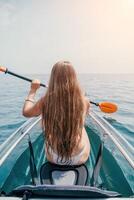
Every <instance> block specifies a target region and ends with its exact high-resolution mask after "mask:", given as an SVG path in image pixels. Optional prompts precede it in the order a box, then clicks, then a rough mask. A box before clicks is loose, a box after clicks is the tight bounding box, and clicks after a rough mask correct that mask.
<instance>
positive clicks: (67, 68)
mask: <svg viewBox="0 0 134 200" xmlns="http://www.w3.org/2000/svg"><path fill="white" fill-rule="evenodd" d="M39 104H40V106H39ZM38 107H39V108H40V112H41V114H42V125H43V128H44V130H45V142H46V152H47V153H46V154H47V158H48V160H49V161H51V162H55V163H57V162H58V163H59V164H62V163H65V162H64V161H66V162H69V161H71V160H73V161H72V163H73V164H74V163H75V164H79V163H81V162H85V161H86V159H87V158H88V155H89V151H90V144H89V140H88V136H87V134H86V131H85V129H84V121H85V115H86V112H87V110H88V107H89V103H88V101H87V100H86V99H85V97H84V95H83V92H82V91H81V88H80V86H79V83H78V80H77V76H76V73H75V70H74V68H73V66H72V65H71V63H70V62H58V63H56V64H55V65H54V67H53V69H52V72H51V76H50V81H49V86H48V89H47V91H46V94H45V96H44V97H43V98H42V99H41V100H40V101H39V102H38ZM35 109H37V106H36V105H35ZM40 112H39V111H38V113H40ZM70 163H71V162H70Z"/></svg>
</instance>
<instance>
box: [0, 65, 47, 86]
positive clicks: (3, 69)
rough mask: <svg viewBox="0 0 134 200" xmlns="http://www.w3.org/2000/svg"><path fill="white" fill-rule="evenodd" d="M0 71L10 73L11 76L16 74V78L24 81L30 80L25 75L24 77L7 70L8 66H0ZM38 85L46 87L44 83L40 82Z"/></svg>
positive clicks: (30, 80)
mask: <svg viewBox="0 0 134 200" xmlns="http://www.w3.org/2000/svg"><path fill="white" fill-rule="evenodd" d="M0 71H1V72H5V74H10V75H12V76H16V77H17V78H20V79H23V80H25V81H29V82H32V79H30V78H27V77H25V76H21V75H19V74H16V73H14V72H11V71H9V70H8V68H6V67H0ZM40 86H42V87H47V86H46V85H44V84H42V83H41V84H40Z"/></svg>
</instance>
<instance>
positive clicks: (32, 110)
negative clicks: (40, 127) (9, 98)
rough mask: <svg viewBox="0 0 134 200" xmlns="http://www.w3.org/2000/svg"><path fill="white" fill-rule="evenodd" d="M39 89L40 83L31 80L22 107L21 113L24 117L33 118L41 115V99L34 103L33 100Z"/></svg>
mask: <svg viewBox="0 0 134 200" xmlns="http://www.w3.org/2000/svg"><path fill="white" fill-rule="evenodd" d="M39 87H40V81H39V80H33V81H32V84H31V89H30V91H29V94H28V96H27V98H26V100H25V103H24V106H23V111H22V112H23V115H24V116H25V117H35V116H39V115H40V114H41V113H42V99H40V100H38V101H37V102H36V103H35V99H34V98H35V95H36V92H37V90H38V89H39Z"/></svg>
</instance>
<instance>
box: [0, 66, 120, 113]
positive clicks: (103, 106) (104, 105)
mask: <svg viewBox="0 0 134 200" xmlns="http://www.w3.org/2000/svg"><path fill="white" fill-rule="evenodd" d="M0 71H1V72H5V74H10V75H12V76H16V77H17V78H20V79H23V80H25V81H29V82H32V79H29V78H27V77H25V76H21V75H19V74H16V73H14V72H11V71H9V70H8V68H6V67H0ZM40 86H42V87H47V85H44V84H42V83H40ZM90 103H91V104H93V105H95V106H98V107H99V108H100V110H101V111H102V112H104V113H114V112H116V111H117V105H116V104H114V103H110V102H101V103H95V102H93V101H90Z"/></svg>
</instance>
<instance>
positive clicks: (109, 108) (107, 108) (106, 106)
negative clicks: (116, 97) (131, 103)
mask: <svg viewBox="0 0 134 200" xmlns="http://www.w3.org/2000/svg"><path fill="white" fill-rule="evenodd" d="M99 107H100V109H101V111H102V112H105V113H114V112H116V111H117V109H118V108H117V105H116V104H114V103H110V102H102V103H99Z"/></svg>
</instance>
